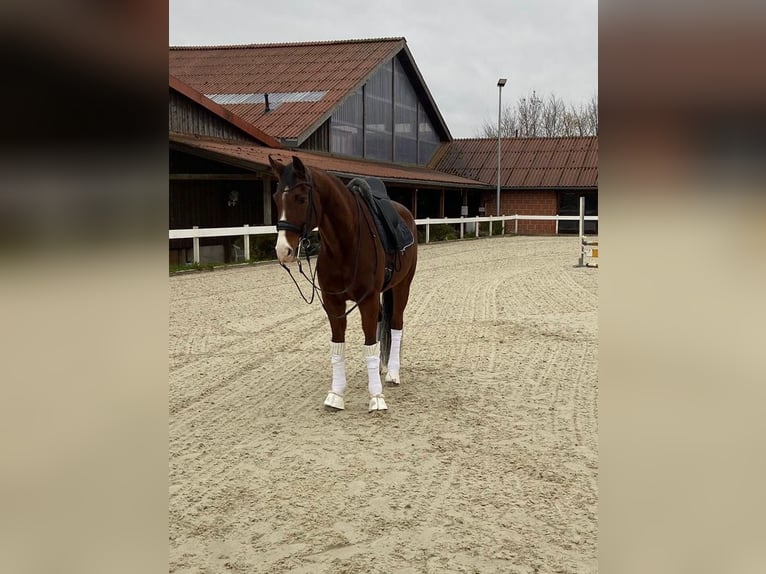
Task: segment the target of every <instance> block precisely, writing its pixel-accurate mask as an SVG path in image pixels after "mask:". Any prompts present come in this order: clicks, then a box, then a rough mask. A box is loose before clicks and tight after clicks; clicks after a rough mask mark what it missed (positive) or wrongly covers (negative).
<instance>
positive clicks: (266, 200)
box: [262, 177, 271, 225]
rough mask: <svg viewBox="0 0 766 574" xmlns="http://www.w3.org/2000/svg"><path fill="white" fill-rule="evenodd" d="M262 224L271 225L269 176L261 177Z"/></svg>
mask: <svg viewBox="0 0 766 574" xmlns="http://www.w3.org/2000/svg"><path fill="white" fill-rule="evenodd" d="M262 195H263V224H264V225H271V178H270V177H265V178H263V190H262Z"/></svg>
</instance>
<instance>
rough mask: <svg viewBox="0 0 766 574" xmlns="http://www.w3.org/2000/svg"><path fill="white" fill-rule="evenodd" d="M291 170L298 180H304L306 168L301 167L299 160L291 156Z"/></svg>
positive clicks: (301, 163)
mask: <svg viewBox="0 0 766 574" xmlns="http://www.w3.org/2000/svg"><path fill="white" fill-rule="evenodd" d="M293 170H294V171H295V175H297V176H298V177H299V178H301V179H306V166H305V165H303V162H302V161H301V158H299V157H297V156H293Z"/></svg>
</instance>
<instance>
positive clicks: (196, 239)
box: [192, 225, 199, 265]
mask: <svg viewBox="0 0 766 574" xmlns="http://www.w3.org/2000/svg"><path fill="white" fill-rule="evenodd" d="M192 229H199V227H198V226H196V225H194V226H192ZM192 247H193V248H194V262H195V263H197V264H198V265H199V237H192Z"/></svg>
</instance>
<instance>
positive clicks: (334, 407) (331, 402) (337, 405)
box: [324, 391, 346, 411]
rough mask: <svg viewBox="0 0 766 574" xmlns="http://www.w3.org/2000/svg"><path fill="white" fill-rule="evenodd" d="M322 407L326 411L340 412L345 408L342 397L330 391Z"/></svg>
mask: <svg viewBox="0 0 766 574" xmlns="http://www.w3.org/2000/svg"><path fill="white" fill-rule="evenodd" d="M324 407H325V409H326V410H328V411H342V410H343V409H345V408H346V403H345V402H344V401H343V396H342V395H339V394H338V393H333V392H332V391H330V392H329V393H327V398H326V399H325V400H324Z"/></svg>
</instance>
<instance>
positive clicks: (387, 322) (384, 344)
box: [378, 289, 394, 365]
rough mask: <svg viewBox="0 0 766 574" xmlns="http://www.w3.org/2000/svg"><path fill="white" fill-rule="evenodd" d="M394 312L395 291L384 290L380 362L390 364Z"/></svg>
mask: <svg viewBox="0 0 766 574" xmlns="http://www.w3.org/2000/svg"><path fill="white" fill-rule="evenodd" d="M393 313H394V293H393V291H392V290H391V289H388V290H386V291H383V303H382V305H381V315H380V317H381V319H380V321H378V340H379V341H380V364H381V365H388V356H389V354H390V353H391V316H392V315H393Z"/></svg>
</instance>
